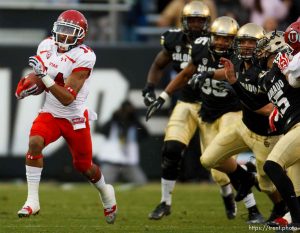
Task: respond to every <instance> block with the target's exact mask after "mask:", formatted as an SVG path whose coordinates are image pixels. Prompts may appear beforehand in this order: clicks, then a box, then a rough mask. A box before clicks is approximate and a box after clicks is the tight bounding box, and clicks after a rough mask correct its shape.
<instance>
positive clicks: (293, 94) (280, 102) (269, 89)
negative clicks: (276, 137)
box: [260, 64, 300, 133]
mask: <svg viewBox="0 0 300 233" xmlns="http://www.w3.org/2000/svg"><path fill="white" fill-rule="evenodd" d="M260 84H261V88H262V90H263V91H266V93H267V95H268V98H269V100H270V102H272V103H273V104H274V105H275V106H276V107H277V109H278V111H279V113H280V118H279V121H280V123H281V124H280V125H282V127H283V133H286V132H288V131H289V130H290V128H291V127H293V126H294V125H295V124H297V123H298V122H300V89H299V88H293V87H292V86H290V85H289V83H288V81H287V80H286V78H285V76H284V75H283V74H282V73H281V71H280V69H279V68H278V67H277V65H276V64H274V65H273V67H272V68H271V69H270V70H269V71H268V72H266V73H265V74H264V75H262V77H261V82H260Z"/></svg>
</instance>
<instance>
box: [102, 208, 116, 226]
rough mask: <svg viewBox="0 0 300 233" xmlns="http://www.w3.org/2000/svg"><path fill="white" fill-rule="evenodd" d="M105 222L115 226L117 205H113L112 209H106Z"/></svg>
mask: <svg viewBox="0 0 300 233" xmlns="http://www.w3.org/2000/svg"><path fill="white" fill-rule="evenodd" d="M104 216H105V221H106V222H107V223H108V224H113V223H114V222H115V220H116V216H117V205H113V206H112V207H111V208H105V209H104Z"/></svg>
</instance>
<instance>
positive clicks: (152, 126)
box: [140, 116, 169, 135]
mask: <svg viewBox="0 0 300 233" xmlns="http://www.w3.org/2000/svg"><path fill="white" fill-rule="evenodd" d="M168 120H169V118H168V117H156V116H153V117H151V119H150V120H148V121H147V122H146V120H145V117H141V118H140V121H141V122H142V123H143V124H144V125H145V126H146V128H147V129H148V130H149V133H150V134H152V135H162V134H164V133H165V128H166V126H167V123H168Z"/></svg>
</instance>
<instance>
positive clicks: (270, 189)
mask: <svg viewBox="0 0 300 233" xmlns="http://www.w3.org/2000/svg"><path fill="white" fill-rule="evenodd" d="M264 37H265V32H264V30H263V28H262V27H261V26H259V25H257V24H254V23H248V24H245V25H244V26H243V27H241V28H240V30H239V31H238V34H237V37H236V39H237V44H236V54H237V55H238V59H237V60H232V61H229V60H227V59H225V58H224V59H222V62H223V63H224V64H225V73H226V78H227V80H228V82H229V83H230V84H231V86H232V87H233V88H234V90H235V91H236V92H237V94H238V96H239V97H240V99H241V101H242V103H243V118H242V121H239V122H236V123H235V124H234V125H233V127H232V128H231V129H230V130H228V131H227V132H223V133H221V134H219V135H218V136H217V137H216V138H215V139H214V141H213V142H212V144H211V147H208V148H207V150H206V151H205V152H204V154H203V156H202V158H201V162H202V163H203V165H204V166H205V167H209V168H211V167H215V168H216V167H218V169H219V168H221V169H220V170H221V171H224V172H226V173H227V174H229V176H230V177H231V180H234V179H238V178H239V177H240V170H241V169H240V168H239V167H227V168H225V166H222V165H221V164H222V162H224V161H225V160H226V159H228V158H229V157H230V156H232V155H233V154H234V153H240V152H242V151H246V150H249V149H250V150H251V151H252V152H253V153H254V155H255V158H256V167H257V178H258V184H259V187H260V189H261V190H262V191H263V192H265V193H266V194H267V195H268V197H269V198H270V199H271V201H272V202H273V210H272V212H271V215H270V216H269V217H268V219H267V222H270V221H273V220H274V219H276V218H278V217H280V216H283V215H284V214H285V213H286V211H287V208H286V203H285V202H284V201H283V200H282V198H281V196H280V194H279V192H278V191H277V189H276V187H275V186H274V184H273V183H272V181H271V180H270V178H269V177H268V175H267V174H266V173H265V171H264V169H263V166H264V163H265V161H266V159H267V157H268V154H269V153H270V152H271V151H272V149H273V147H274V146H275V144H276V143H277V141H278V140H279V137H280V134H281V133H280V132H278V131H275V132H274V131H271V129H270V127H269V115H270V113H271V112H272V111H273V104H272V103H270V101H269V100H268V96H267V95H266V94H265V93H262V92H261V91H260V90H259V76H260V75H262V74H263V73H264V72H265V70H266V67H265V65H264V64H263V63H260V64H259V63H258V61H257V59H254V58H255V57H254V56H255V53H256V46H257V41H258V40H260V39H262V38H264ZM224 169H225V170H224ZM253 184H254V182H253V181H251V180H242V183H241V186H242V187H243V192H244V193H245V192H247V190H249V189H250V186H251V185H253Z"/></svg>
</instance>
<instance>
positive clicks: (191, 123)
mask: <svg viewBox="0 0 300 233" xmlns="http://www.w3.org/2000/svg"><path fill="white" fill-rule="evenodd" d="M181 23H182V29H179V28H178V29H171V30H169V31H167V32H165V33H164V34H163V35H162V37H161V45H162V47H163V49H162V50H161V51H160V52H159V53H158V54H157V56H156V58H155V60H154V61H153V63H152V65H151V68H150V70H149V73H148V77H147V84H146V86H145V88H144V90H143V97H144V102H145V105H146V106H149V105H150V104H152V103H153V102H154V101H155V99H156V96H155V90H154V89H155V87H156V86H157V85H158V83H159V81H160V80H161V78H162V76H163V72H164V68H166V67H167V65H169V64H170V63H171V64H172V66H173V69H174V70H175V71H177V72H180V71H181V70H182V69H184V68H185V66H186V65H187V64H188V62H189V61H190V55H189V50H190V47H191V43H192V42H193V41H194V40H195V39H196V38H198V37H200V36H207V35H208V29H209V25H210V11H209V8H208V7H207V6H206V5H205V4H204V3H202V2H200V1H192V2H190V3H188V4H186V5H185V7H184V8H183V10H182V17H181ZM199 110H200V95H199V93H198V91H193V90H192V88H191V86H189V85H186V86H185V87H184V88H183V90H182V92H181V97H180V100H179V101H178V102H177V103H176V106H175V108H174V109H173V112H172V115H171V117H170V119H169V122H168V125H167V128H166V131H165V138H164V145H163V148H162V160H161V167H162V177H161V202H160V204H159V205H158V206H157V207H156V208H155V209H154V210H153V211H152V212H151V213H150V214H149V218H150V219H161V218H162V217H163V216H165V215H169V214H170V213H171V203H172V192H173V190H174V187H175V183H176V180H177V178H178V173H179V167H180V163H181V161H182V156H183V154H184V152H185V150H186V149H187V146H188V145H189V143H190V141H191V139H192V137H193V135H194V133H195V131H196V129H197V127H198V115H197V112H198V111H199Z"/></svg>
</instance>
